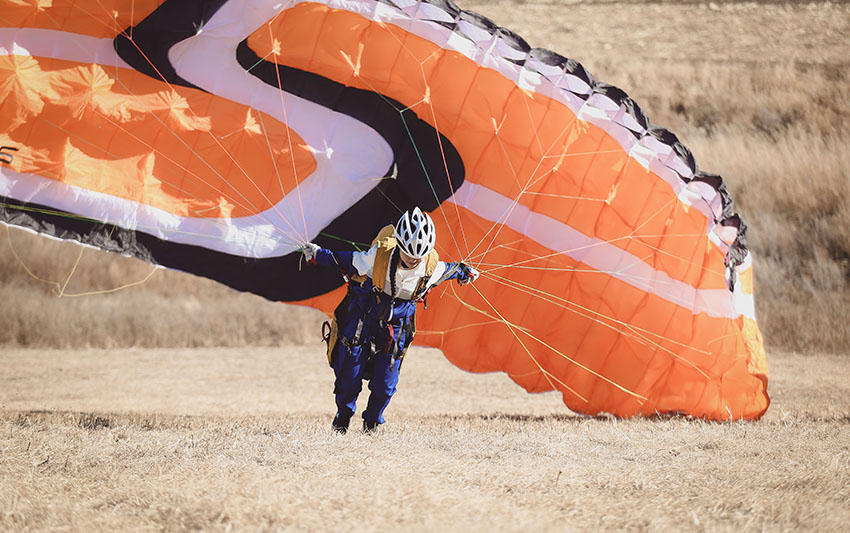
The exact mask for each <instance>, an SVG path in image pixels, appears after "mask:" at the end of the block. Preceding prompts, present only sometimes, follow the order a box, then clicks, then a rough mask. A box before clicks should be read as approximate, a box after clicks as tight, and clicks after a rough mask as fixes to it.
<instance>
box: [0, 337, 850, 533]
mask: <svg viewBox="0 0 850 533" xmlns="http://www.w3.org/2000/svg"><path fill="white" fill-rule="evenodd" d="M772 355H773V359H772V365H773V367H772V381H771V391H772V392H771V394H772V397H773V406H772V407H771V409H770V410H769V411H768V412H767V414H766V415H765V417H764V418H763V419H762V420H761V421H759V422H753V423H742V422H733V423H707V422H702V421H698V420H689V419H685V418H673V419H666V420H646V419H641V420H616V419H593V418H584V417H577V416H574V415H570V414H569V413H566V412H565V411H564V409H563V404H562V403H561V401H560V397H559V395H557V394H555V393H548V394H541V395H530V394H526V393H525V392H524V391H523V390H521V389H520V388H519V387H517V386H516V385H514V384H513V383H512V382H510V380H509V379H508V378H507V377H506V376H504V375H502V374H490V375H471V374H467V373H465V372H460V371H458V370H457V369H456V368H454V367H453V366H452V365H451V364H449V363H448V362H447V361H446V360H445V358H444V357H443V356H442V355H441V354H440V353H439V352H438V351H436V350H425V349H414V350H413V351H411V353H410V354H409V356H408V360H407V362H406V363H405V367H404V370H403V372H402V378H401V380H402V383H401V386H400V388H399V392H398V394H397V395H396V397H395V398H394V399H393V402H392V404H391V405H390V407H389V409H388V411H387V418H388V423H387V425H386V426H385V428H384V431H383V432H382V433H381V434H380V435H377V436H371V435H363V434H361V433H359V432H357V431H352V432H350V433H349V434H347V435H337V434H335V433H333V432H332V431H331V428H330V421H331V417H332V415H333V410H334V405H333V397H332V395H331V388H332V380H333V378H332V373H331V370H330V369H329V368H328V367H327V363H326V361H325V360H324V357H323V355H322V354H321V353H320V351H317V350H315V349H313V348H297V347H290V348H286V349H281V348H278V349H269V348H255V349H250V348H238V349H181V350H170V349H157V350H141V349H133V350H109V351H104V350H79V351H75V350H54V351H43V350H39V351H35V350H7V351H6V353H5V354H4V364H3V365H0V382H2V383H3V384H4V386H3V387H2V388H0V407H2V408H0V477H2V483H0V530H3V531H59V530H69V529H70V530H77V531H93V530H112V531H116V530H117V531H124V530H153V529H155V530H167V531H175V530H181V531H185V530H204V531H228V530H231V529H233V530H284V529H285V530H295V531H409V530H413V531H467V532H468V531H488V532H489V531H574V530H579V531H598V530H640V531H647V530H649V531H670V530H674V531H764V530H769V531H789V530H794V531H842V530H846V524H847V522H848V520H850V507H848V506H847V502H848V501H850V483H848V482H847V481H848V475H850V408H848V403H847V397H848V395H849V394H850V384H848V382H847V379H846V376H847V375H850V358H848V357H847V356H846V355H844V356H828V355H817V354H809V355H805V356H803V355H797V354H787V353H774V354H772ZM363 402H365V397H361V404H362V403H363ZM361 407H362V405H361Z"/></svg>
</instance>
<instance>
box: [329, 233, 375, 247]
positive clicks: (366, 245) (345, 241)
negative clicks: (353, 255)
mask: <svg viewBox="0 0 850 533" xmlns="http://www.w3.org/2000/svg"><path fill="white" fill-rule="evenodd" d="M319 235H321V236H323V237H330V238H331V239H336V240H338V241H342V242H344V243H346V244H350V245H352V246H354V247H355V248H357V251H358V252H362V251H363V250H362V249H361V248H360V247H361V246H362V247H364V248H366V249H367V250H368V249H369V245H368V244H366V243H362V242H355V241H349V240H348V239H343V238H342V237H337V236H336V235H331V234H330V233H324V232H323V233H319Z"/></svg>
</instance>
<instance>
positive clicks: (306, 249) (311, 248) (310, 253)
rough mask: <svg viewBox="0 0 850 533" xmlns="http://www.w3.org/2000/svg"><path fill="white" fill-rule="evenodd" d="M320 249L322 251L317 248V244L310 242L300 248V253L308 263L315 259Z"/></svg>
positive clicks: (319, 247)
mask: <svg viewBox="0 0 850 533" xmlns="http://www.w3.org/2000/svg"><path fill="white" fill-rule="evenodd" d="M321 249H322V247H321V246H319V245H318V244H313V243H312V242H308V243H307V244H305V245H304V246H302V247H301V253H302V254H304V259H305V260H306V261H307V262H310V261H312V260H313V259H315V258H316V254H318V253H319V250H321Z"/></svg>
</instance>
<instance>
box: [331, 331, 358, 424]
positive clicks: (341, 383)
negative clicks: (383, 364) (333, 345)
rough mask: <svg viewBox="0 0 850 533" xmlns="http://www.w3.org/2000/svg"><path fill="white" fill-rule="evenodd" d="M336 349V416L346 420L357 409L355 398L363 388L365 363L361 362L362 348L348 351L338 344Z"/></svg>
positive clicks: (355, 347) (352, 348)
mask: <svg viewBox="0 0 850 533" xmlns="http://www.w3.org/2000/svg"><path fill="white" fill-rule="evenodd" d="M337 349H338V350H339V351H338V352H337V357H336V364H335V365H334V374H336V382H335V383H334V394H335V395H336V408H337V416H338V417H339V418H340V419H342V420H348V419H350V418H351V417H352V416H354V410H355V409H356V408H357V396H358V395H359V394H360V390H361V389H362V388H363V381H362V379H363V365H364V364H365V363H366V361H364V360H363V359H364V357H363V353H364V350H363V347H362V346H352V347H351V348H350V349H349V348H348V347H347V346H345V345H344V344H343V343H339V347H338V348H337Z"/></svg>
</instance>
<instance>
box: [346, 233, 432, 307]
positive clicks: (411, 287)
mask: <svg viewBox="0 0 850 533" xmlns="http://www.w3.org/2000/svg"><path fill="white" fill-rule="evenodd" d="M377 253H378V246H377V245H375V246H373V247H371V248H369V250H368V251H366V252H354V257H353V258H352V259H351V264H352V265H354V268H356V269H357V272H359V273H360V275H361V276H369V277H370V278H371V277H372V268H373V267H374V266H375V256H376V255H377ZM390 270H391V269H390V268H387V278H386V279H385V280H384V293H386V294H387V295H389V296H392V294H391V293H390V291H391V290H392V285H391V284H390ZM445 271H446V263H444V262H443V261H437V268H436V269H435V270H434V273H433V274H431V277H430V278H429V279H428V285H429V286H431V285H433V284H434V283H436V282H437V280H439V279H440V276H442V275H443V272H445ZM424 276H425V260H424V259H423V260H422V261H420V262H419V264H418V265H416V266H415V267H414V268H411V269H409V270H408V269H406V268H402V266H401V265H399V267H398V269H396V274H395V284H396V285H395V286H396V298H401V299H402V300H410V299H411V298H412V297H413V292H414V291H415V290H416V286H417V285H418V284H419V278H422V277H424Z"/></svg>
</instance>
